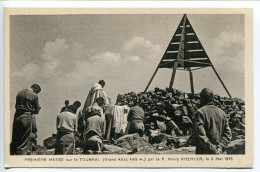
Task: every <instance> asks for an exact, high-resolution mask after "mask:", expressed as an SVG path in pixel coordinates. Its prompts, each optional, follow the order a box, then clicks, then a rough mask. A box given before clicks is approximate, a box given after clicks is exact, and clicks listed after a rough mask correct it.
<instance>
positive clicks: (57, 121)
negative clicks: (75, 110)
mask: <svg viewBox="0 0 260 172" xmlns="http://www.w3.org/2000/svg"><path fill="white" fill-rule="evenodd" d="M59 123H60V118H59V117H58V116H57V118H56V129H57V130H58V126H59Z"/></svg>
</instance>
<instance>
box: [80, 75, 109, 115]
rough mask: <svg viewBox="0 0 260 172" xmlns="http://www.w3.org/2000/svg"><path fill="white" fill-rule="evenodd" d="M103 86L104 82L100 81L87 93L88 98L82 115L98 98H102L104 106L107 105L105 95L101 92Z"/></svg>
mask: <svg viewBox="0 0 260 172" xmlns="http://www.w3.org/2000/svg"><path fill="white" fill-rule="evenodd" d="M104 86H105V81H104V80H100V81H99V82H98V83H95V84H94V85H93V86H92V88H91V90H90V91H89V93H88V97H87V99H86V101H85V105H84V107H83V114H85V111H86V110H87V108H88V107H90V106H93V104H94V103H95V102H96V99H97V98H98V97H102V98H103V99H104V105H107V104H108V103H109V101H108V97H107V94H106V93H105V91H104V90H103V88H104Z"/></svg>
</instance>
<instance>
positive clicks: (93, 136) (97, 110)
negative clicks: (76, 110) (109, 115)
mask: <svg viewBox="0 0 260 172" xmlns="http://www.w3.org/2000/svg"><path fill="white" fill-rule="evenodd" d="M95 104H96V105H95V106H91V107H89V108H88V109H87V110H86V113H85V115H86V116H85V117H84V119H85V130H84V136H83V137H84V148H83V154H89V153H92V152H94V153H98V152H101V150H102V143H103V141H102V139H103V137H102V136H103V135H104V134H105V118H104V117H102V116H103V111H101V110H102V109H101V107H102V105H103V104H104V99H103V98H102V97H99V98H97V99H96V103H95Z"/></svg>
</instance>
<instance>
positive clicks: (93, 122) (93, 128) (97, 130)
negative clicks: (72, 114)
mask: <svg viewBox="0 0 260 172" xmlns="http://www.w3.org/2000/svg"><path fill="white" fill-rule="evenodd" d="M104 125H105V120H104V119H103V118H102V117H100V116H98V115H95V116H91V117H89V118H87V119H86V128H85V132H84V135H86V136H87V137H88V135H89V133H91V134H95V135H98V136H100V137H102V134H104Z"/></svg>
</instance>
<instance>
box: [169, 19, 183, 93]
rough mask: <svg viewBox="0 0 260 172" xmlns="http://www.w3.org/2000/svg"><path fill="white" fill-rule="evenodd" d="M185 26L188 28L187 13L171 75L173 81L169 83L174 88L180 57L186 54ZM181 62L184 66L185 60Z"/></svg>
mask: <svg viewBox="0 0 260 172" xmlns="http://www.w3.org/2000/svg"><path fill="white" fill-rule="evenodd" d="M185 28H186V14H184V15H183V24H182V31H181V39H180V45H179V50H178V55H177V59H176V61H175V62H174V66H173V69H172V76H171V81H170V85H169V88H170V89H172V86H173V82H174V79H175V74H176V70H177V68H178V64H179V60H180V58H184V54H185V45H184V42H185ZM181 63H183V66H184V62H181ZM181 63H180V64H181Z"/></svg>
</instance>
